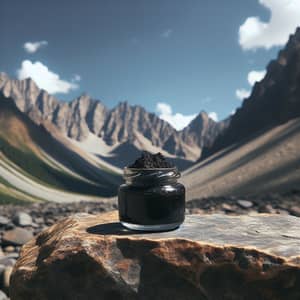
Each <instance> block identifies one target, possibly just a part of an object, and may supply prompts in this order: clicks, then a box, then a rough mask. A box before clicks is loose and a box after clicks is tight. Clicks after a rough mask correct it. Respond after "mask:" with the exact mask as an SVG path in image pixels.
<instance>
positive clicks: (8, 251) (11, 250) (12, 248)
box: [4, 246, 15, 253]
mask: <svg viewBox="0 0 300 300" xmlns="http://www.w3.org/2000/svg"><path fill="white" fill-rule="evenodd" d="M4 252H6V253H11V252H15V247H14V246H7V247H5V248H4Z"/></svg>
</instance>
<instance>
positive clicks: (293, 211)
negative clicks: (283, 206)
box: [289, 206, 300, 217]
mask: <svg viewBox="0 0 300 300" xmlns="http://www.w3.org/2000/svg"><path fill="white" fill-rule="evenodd" d="M289 210H290V212H291V214H292V215H294V216H297V217H300V207H299V206H292V207H291V208H290V209H289Z"/></svg>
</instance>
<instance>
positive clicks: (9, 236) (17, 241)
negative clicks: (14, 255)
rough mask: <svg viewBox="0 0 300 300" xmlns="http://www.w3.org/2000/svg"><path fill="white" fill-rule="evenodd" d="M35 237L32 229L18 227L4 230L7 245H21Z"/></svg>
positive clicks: (3, 238) (4, 239)
mask: <svg viewBox="0 0 300 300" xmlns="http://www.w3.org/2000/svg"><path fill="white" fill-rule="evenodd" d="M32 238H33V234H32V232H31V231H29V230H27V229H24V228H20V227H16V228H14V229H11V230H8V231H5V232H4V235H3V237H2V240H3V243H4V244H6V245H13V246H21V245H23V244H25V243H27V242H28V241H29V240H31V239H32Z"/></svg>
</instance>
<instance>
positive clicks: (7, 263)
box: [0, 256, 16, 266]
mask: <svg viewBox="0 0 300 300" xmlns="http://www.w3.org/2000/svg"><path fill="white" fill-rule="evenodd" d="M15 263H16V260H15V259H14V258H11V257H8V256H5V257H2V258H0V264H1V265H4V266H14V265H15Z"/></svg>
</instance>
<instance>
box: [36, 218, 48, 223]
mask: <svg viewBox="0 0 300 300" xmlns="http://www.w3.org/2000/svg"><path fill="white" fill-rule="evenodd" d="M34 222H35V223H36V224H43V223H44V222H45V221H44V218H35V219H34Z"/></svg>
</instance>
